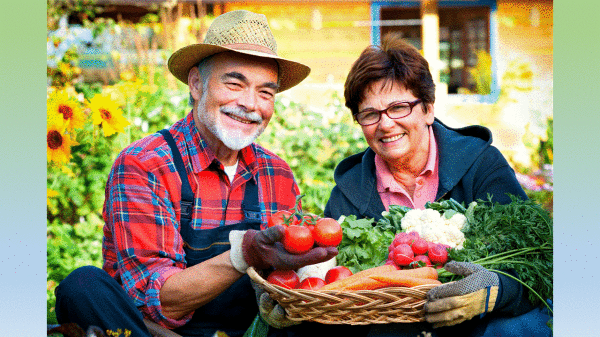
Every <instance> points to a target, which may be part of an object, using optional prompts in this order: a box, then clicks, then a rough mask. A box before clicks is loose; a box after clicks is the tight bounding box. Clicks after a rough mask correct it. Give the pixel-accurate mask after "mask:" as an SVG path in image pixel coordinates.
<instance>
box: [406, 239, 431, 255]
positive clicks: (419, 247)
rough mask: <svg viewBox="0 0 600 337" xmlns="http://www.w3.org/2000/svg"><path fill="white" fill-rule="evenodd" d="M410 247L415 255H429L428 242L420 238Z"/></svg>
mask: <svg viewBox="0 0 600 337" xmlns="http://www.w3.org/2000/svg"><path fill="white" fill-rule="evenodd" d="M410 247H411V248H412V251H413V252H414V253H415V255H424V254H425V253H427V250H428V247H429V246H428V244H427V241H425V240H424V239H421V238H418V239H416V240H415V241H413V243H412V245H411V246H410Z"/></svg>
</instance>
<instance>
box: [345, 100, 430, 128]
mask: <svg viewBox="0 0 600 337" xmlns="http://www.w3.org/2000/svg"><path fill="white" fill-rule="evenodd" d="M405 103H406V104H408V106H409V107H410V111H409V112H408V113H407V114H406V115H404V116H401V117H396V118H392V117H390V115H389V114H388V110H389V109H391V108H393V107H395V106H397V105H400V104H405ZM419 103H423V100H421V99H420V98H419V99H416V100H414V101H412V102H397V103H394V104H392V105H390V106H389V107H387V108H385V109H383V110H377V109H373V111H369V112H377V113H378V114H379V118H378V119H377V121H375V122H373V123H370V124H360V123H359V122H358V118H357V116H358V115H359V114H360V113H362V112H364V110H363V111H361V112H359V113H357V114H356V115H354V116H353V117H354V120H355V121H356V123H358V124H359V125H361V126H370V125H373V124H377V123H379V122H380V121H381V115H382V114H384V113H385V115H386V116H388V118H389V119H400V118H405V117H408V116H410V114H412V111H413V108H414V107H415V106H416V105H417V104H419Z"/></svg>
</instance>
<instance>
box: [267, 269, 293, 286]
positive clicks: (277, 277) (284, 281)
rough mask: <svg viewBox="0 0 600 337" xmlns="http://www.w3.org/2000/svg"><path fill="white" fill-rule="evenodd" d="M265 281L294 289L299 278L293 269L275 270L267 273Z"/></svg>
mask: <svg viewBox="0 0 600 337" xmlns="http://www.w3.org/2000/svg"><path fill="white" fill-rule="evenodd" d="M267 282H269V283H271V284H276V285H278V286H281V287H284V288H286V289H294V288H296V287H297V286H298V283H300V278H299V277H298V274H296V272H295V271H293V270H275V271H273V272H272V273H271V274H269V277H267Z"/></svg>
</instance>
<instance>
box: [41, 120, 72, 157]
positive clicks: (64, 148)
mask: <svg viewBox="0 0 600 337" xmlns="http://www.w3.org/2000/svg"><path fill="white" fill-rule="evenodd" d="M64 129H65V128H64V125H59V124H56V123H48V130H47V133H46V154H47V156H48V162H54V163H56V164H66V163H68V162H69V160H71V146H73V145H77V142H75V140H73V139H71V137H70V135H69V134H66V133H65V132H64Z"/></svg>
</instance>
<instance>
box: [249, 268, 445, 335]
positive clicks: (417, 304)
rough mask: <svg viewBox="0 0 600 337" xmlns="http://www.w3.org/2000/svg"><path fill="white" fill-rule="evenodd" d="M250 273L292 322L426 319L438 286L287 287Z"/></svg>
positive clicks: (404, 321)
mask: <svg viewBox="0 0 600 337" xmlns="http://www.w3.org/2000/svg"><path fill="white" fill-rule="evenodd" d="M247 273H248V276H250V278H251V279H252V280H253V281H254V282H256V283H257V284H258V285H259V286H260V287H262V288H263V289H264V290H265V291H266V292H267V293H269V295H271V298H273V299H274V300H276V301H277V302H278V303H279V304H280V305H281V306H282V307H283V308H285V310H286V312H287V317H288V318H289V319H290V320H293V321H313V322H318V323H323V324H350V325H366V324H385V323H415V322H422V321H424V318H423V316H424V311H423V305H424V304H425V302H426V296H425V295H426V294H427V291H429V290H430V289H432V288H433V287H435V286H436V285H432V284H427V285H421V286H415V287H410V288H407V287H389V288H381V289H377V290H357V291H336V290H323V291H317V290H305V289H286V288H284V287H281V286H278V285H275V284H271V283H269V282H267V281H266V280H265V279H263V278H262V277H261V276H260V275H259V274H258V273H257V272H256V270H254V268H252V267H250V268H248V271H247Z"/></svg>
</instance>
